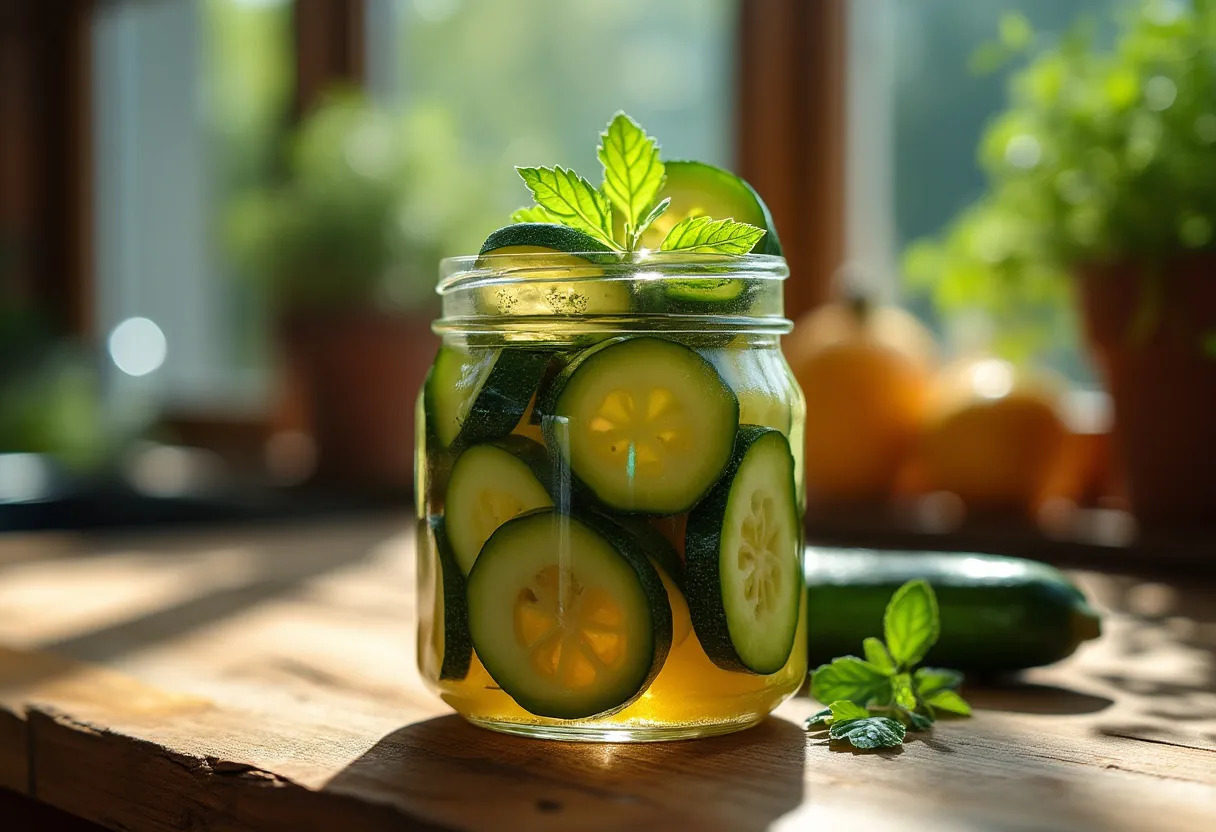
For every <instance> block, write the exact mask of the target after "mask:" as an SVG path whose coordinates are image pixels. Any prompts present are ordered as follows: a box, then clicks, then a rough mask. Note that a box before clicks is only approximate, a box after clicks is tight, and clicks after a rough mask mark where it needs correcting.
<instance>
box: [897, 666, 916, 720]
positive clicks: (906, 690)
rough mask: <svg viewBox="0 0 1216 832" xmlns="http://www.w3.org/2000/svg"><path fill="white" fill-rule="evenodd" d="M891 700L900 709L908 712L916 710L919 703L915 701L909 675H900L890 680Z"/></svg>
mask: <svg viewBox="0 0 1216 832" xmlns="http://www.w3.org/2000/svg"><path fill="white" fill-rule="evenodd" d="M891 698H892V699H893V700H894V701H895V704H896V705H898V706H899V707H901V708H906V709H907V710H909V711H914V710H916V706H917V705H918V704H920V703H919V702H918V701H917V699H916V691H914V690H913V689H912V677H911V675H909V674H907V673H900V674H899V675H897V676H893V677H892V678H891Z"/></svg>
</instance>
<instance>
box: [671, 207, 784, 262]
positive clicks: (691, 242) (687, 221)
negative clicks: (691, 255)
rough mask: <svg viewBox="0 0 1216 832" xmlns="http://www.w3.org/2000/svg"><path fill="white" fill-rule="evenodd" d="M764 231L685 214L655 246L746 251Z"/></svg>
mask: <svg viewBox="0 0 1216 832" xmlns="http://www.w3.org/2000/svg"><path fill="white" fill-rule="evenodd" d="M764 234H765V230H764V229H763V228H757V227H756V226H754V225H748V224H747V223H745V222H735V221H734V220H730V219H727V220H713V219H710V218H709V217H704V216H702V217H686V218H684V219H682V220H680V222H679V223H677V224H676V226H675V227H674V228H672V229H671V231H668V232H667V238H666V239H665V240H663V244H662V245H660V246H659V249H660V250H661V251H688V252H706V253H710V254H747V253H748V252H749V251H751V250H752V249H753V248H754V247H755V245H756V243H758V242H760V238H761V237H763V236H764Z"/></svg>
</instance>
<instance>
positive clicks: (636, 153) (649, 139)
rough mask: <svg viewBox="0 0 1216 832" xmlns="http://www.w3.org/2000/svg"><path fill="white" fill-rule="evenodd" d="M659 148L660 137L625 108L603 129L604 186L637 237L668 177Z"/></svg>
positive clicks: (599, 155) (600, 156)
mask: <svg viewBox="0 0 1216 832" xmlns="http://www.w3.org/2000/svg"><path fill="white" fill-rule="evenodd" d="M659 150H660V148H659V143H658V141H657V140H656V139H655V138H654V137H653V136H648V135H647V134H646V131H645V129H643V127H642V126H641V125H640V124H638V123H637V122H636V121H635V120H634V119H633V118H631V117H630V116H629V115H628V114H627V113H625V112H623V111H618V112H617V113H616V115H614V116H613V117H612V120H611V121H609V122H608V126H607V128H605V130H604V132H602V133H600V144H599V147H598V148H596V157H597V158H598V159H599V160H600V164H601V165H603V168H604V184H603V188H602V190H603V192H604V194H605V195H606V196H607V197H608V199H609V200H610V201H611V202H612V204H613V205H615V206H616V207H617V209H619V210H620V211H621V213H622V215H623V216H624V222H625V228H626V232H625V233H626V234H627V235H629V236H630V237H633V238H636V236H637V232H636V230H635V229H636V228H637V227H638V225H639V222H638V220H639V217H640V216H641V215H642V213H643V212H644V211H646V210H647V208H648V207H649V206H650V204H651V203H652V202H654V198H655V197H656V196H658V194H659V191H660V190H661V189H662V187H663V181H664V179H665V177H666V167H665V166H664V164H663V162H662V159H661V158H660V157H659ZM630 248H632V246H630Z"/></svg>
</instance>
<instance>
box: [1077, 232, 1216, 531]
mask: <svg viewBox="0 0 1216 832" xmlns="http://www.w3.org/2000/svg"><path fill="white" fill-rule="evenodd" d="M1141 274H1142V273H1141V271H1140V270H1139V268H1138V267H1137V266H1135V265H1133V264H1130V263H1115V264H1109V265H1100V266H1089V267H1086V268H1083V269H1080V270H1079V277H1080V280H1079V281H1078V283H1079V290H1080V291H1079V295H1080V298H1079V299H1080V305H1081V309H1082V311H1083V313H1084V319H1085V328H1086V332H1087V335H1088V339H1089V342H1090V346H1091V349H1092V350H1093V353H1094V356H1095V358H1096V359H1097V363H1098V366H1099V368H1100V370H1101V372H1102V373H1103V374H1104V376H1105V378H1106V383H1107V387H1108V389H1109V390H1110V394H1111V397H1112V399H1113V401H1114V409H1115V427H1114V439H1115V450H1116V452H1117V453H1118V455H1119V457H1120V458H1121V461H1122V464H1123V466H1124V468H1125V474H1126V480H1127V489H1128V497H1129V499H1130V501H1131V505H1132V510H1133V512H1134V513H1135V515H1136V518H1137V519H1138V520H1139V521H1140V523H1141V524H1142V525H1144V526H1146V527H1150V528H1154V527H1155V528H1171V529H1177V528H1194V527H1208V528H1211V527H1212V526H1214V525H1216V358H1213V357H1211V356H1209V355H1206V354H1205V353H1204V350H1203V337H1204V334H1205V333H1210V332H1212V331H1214V330H1216V255H1211V254H1205V255H1195V256H1192V257H1188V258H1185V259H1180V260H1178V261H1175V262H1174V263H1171V264H1169V265H1168V266H1166V267H1164V271H1163V275H1162V279H1163V286H1164V292H1163V295H1164V296H1163V298H1162V303H1161V314H1160V317H1159V321H1160V325H1159V326H1157V327H1156V328H1155V331H1153V332H1152V333H1151V334H1149V335H1147V336H1142V337H1139V338H1137V337H1136V336H1135V335H1134V334H1133V332H1132V330H1133V321H1134V320H1135V318H1136V313H1137V310H1139V309H1140V308H1141V304H1142V298H1143V292H1142V286H1143V282H1142V280H1141Z"/></svg>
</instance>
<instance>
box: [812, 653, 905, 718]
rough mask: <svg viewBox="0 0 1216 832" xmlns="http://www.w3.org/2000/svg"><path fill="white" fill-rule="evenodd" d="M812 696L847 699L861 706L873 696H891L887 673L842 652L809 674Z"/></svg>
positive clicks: (885, 699) (881, 698) (886, 698)
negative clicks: (837, 657)
mask: <svg viewBox="0 0 1216 832" xmlns="http://www.w3.org/2000/svg"><path fill="white" fill-rule="evenodd" d="M811 696H813V697H815V698H816V699H818V700H819V701H820V702H837V701H839V700H841V699H847V700H849V701H850V702H855V703H857V704H858V705H861V706H862V707H865V706H866V705H868V704H870V702H873V701H875V700H877V701H879V702H882V703H884V704H885V703H886V702H888V701H890V699H891V681H890V679H888V678H887V676H886V674H885V673H883V672H882V671H881V670H879V669H878V668H876V667H875V666H874V665H872V664H870V663H869V662H865V661H862V660H861V659H859V658H857V657H856V656H844V657H843V658H839V659H836V660H835V661H833V662H832V663H831V664H825V665H822V666H821V667H819V668H818V669H817V670H816V671H815V673H814V675H813V676H811Z"/></svg>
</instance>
